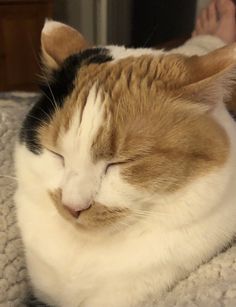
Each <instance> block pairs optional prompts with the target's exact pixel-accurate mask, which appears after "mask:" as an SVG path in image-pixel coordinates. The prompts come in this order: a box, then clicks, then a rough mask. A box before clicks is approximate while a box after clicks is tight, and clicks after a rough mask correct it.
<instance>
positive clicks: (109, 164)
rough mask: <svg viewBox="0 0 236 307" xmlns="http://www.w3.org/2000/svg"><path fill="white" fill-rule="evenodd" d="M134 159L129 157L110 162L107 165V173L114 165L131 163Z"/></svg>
mask: <svg viewBox="0 0 236 307" xmlns="http://www.w3.org/2000/svg"><path fill="white" fill-rule="evenodd" d="M132 161H133V160H132V159H127V160H123V161H115V162H111V163H108V164H107V165H106V169H105V173H106V172H107V171H108V169H109V168H111V167H112V166H117V165H122V164H127V163H130V162H132Z"/></svg>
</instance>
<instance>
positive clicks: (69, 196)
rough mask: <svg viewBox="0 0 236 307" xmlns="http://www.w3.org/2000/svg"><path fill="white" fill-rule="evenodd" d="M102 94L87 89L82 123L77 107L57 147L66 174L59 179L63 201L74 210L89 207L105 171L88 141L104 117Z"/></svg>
mask: <svg viewBox="0 0 236 307" xmlns="http://www.w3.org/2000/svg"><path fill="white" fill-rule="evenodd" d="M103 113H104V108H103V106H102V102H101V95H100V93H97V91H96V86H93V88H92V89H91V90H90V93H89V96H88V98H87V103H86V105H85V108H84V110H83V116H82V120H81V123H79V120H78V119H79V118H80V112H79V110H77V112H75V114H74V117H73V118H72V121H71V122H72V124H71V127H70V129H69V131H68V132H67V133H66V134H65V135H64V136H63V138H62V140H61V144H60V147H61V149H62V152H63V156H64V159H65V166H66V167H65V175H64V178H63V180H62V184H61V188H62V202H63V203H64V204H65V205H66V206H68V207H70V208H71V209H74V210H78V211H79V210H83V209H86V208H88V207H89V205H90V204H91V202H92V199H94V196H95V194H96V191H97V190H98V189H99V184H100V178H101V176H102V174H103V172H104V169H105V164H104V163H103V162H100V163H96V164H94V163H93V161H92V157H91V150H90V148H91V145H92V142H93V140H94V138H95V137H96V134H97V132H98V129H99V127H100V126H101V124H102V123H103V120H104V117H103V116H104V114H103Z"/></svg>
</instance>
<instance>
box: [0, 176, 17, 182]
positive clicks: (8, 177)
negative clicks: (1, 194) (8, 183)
mask: <svg viewBox="0 0 236 307" xmlns="http://www.w3.org/2000/svg"><path fill="white" fill-rule="evenodd" d="M0 178H7V179H12V180H15V181H18V179H17V178H16V177H13V176H7V175H0Z"/></svg>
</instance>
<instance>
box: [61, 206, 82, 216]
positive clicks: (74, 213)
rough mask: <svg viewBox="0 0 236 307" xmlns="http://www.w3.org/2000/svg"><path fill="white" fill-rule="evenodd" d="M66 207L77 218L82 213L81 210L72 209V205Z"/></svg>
mask: <svg viewBox="0 0 236 307" xmlns="http://www.w3.org/2000/svg"><path fill="white" fill-rule="evenodd" d="M64 207H65V208H66V210H67V211H68V212H69V213H70V214H71V215H72V216H73V217H75V218H76V219H77V218H78V217H79V215H80V211H77V210H75V209H71V208H70V207H67V206H64Z"/></svg>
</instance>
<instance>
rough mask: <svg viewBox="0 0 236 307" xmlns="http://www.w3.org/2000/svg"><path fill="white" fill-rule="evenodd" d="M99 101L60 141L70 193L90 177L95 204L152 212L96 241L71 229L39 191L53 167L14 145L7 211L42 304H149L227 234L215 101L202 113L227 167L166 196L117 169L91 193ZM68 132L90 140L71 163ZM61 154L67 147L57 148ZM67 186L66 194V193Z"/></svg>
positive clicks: (235, 164)
mask: <svg viewBox="0 0 236 307" xmlns="http://www.w3.org/2000/svg"><path fill="white" fill-rule="evenodd" d="M120 56H121V55H120ZM99 99H100V98H99V95H98V96H96V97H95V91H94V89H93V91H92V92H91V93H90V96H89V97H88V106H87V108H88V109H87V110H86V109H85V111H84V112H85V113H84V122H83V120H82V123H81V125H80V126H79V127H76V126H75V125H74V126H73V128H72V130H70V132H69V134H68V135H67V137H66V138H65V140H64V142H65V143H64V144H62V146H63V148H65V155H66V154H67V155H68V158H66V160H65V163H66V164H67V159H68V163H69V161H72V160H70V159H73V163H71V164H70V165H69V168H70V170H73V171H74V172H78V174H79V176H81V177H80V178H81V179H80V180H81V187H79V191H80V193H83V192H82V191H83V190H85V191H87V188H88V184H89V181H90V180H91V185H95V186H96V188H95V190H96V194H95V196H94V197H95V200H97V201H100V202H104V203H106V205H111V206H113V205H119V206H123V205H124V204H125V206H128V207H130V208H137V203H138V204H139V208H138V209H144V208H147V206H148V205H150V204H151V205H152V214H150V215H148V214H147V216H146V217H145V219H142V220H140V222H139V223H137V224H134V225H132V227H128V226H127V225H123V227H124V228H125V231H124V232H122V231H120V232H118V233H111V232H109V231H108V232H107V233H102V235H100V232H99V231H98V232H93V233H91V234H90V233H86V232H80V231H78V230H77V229H75V228H74V227H73V226H72V225H71V224H70V223H69V222H67V221H66V220H65V219H64V218H63V217H62V216H60V215H59V214H58V212H57V211H56V209H55V207H54V206H53V204H52V201H51V199H50V197H49V195H48V193H47V189H49V188H50V189H52V188H57V187H58V186H60V185H61V182H62V181H63V178H65V176H66V174H65V173H64V171H63V168H62V166H61V165H60V162H59V161H58V160H57V159H56V157H53V156H50V153H48V152H44V153H43V154H42V155H40V156H35V155H33V154H32V153H30V152H29V151H28V150H27V149H26V148H25V146H23V145H17V148H16V168H17V176H18V178H19V186H18V190H17V193H16V204H17V215H18V221H19V226H20V229H21V232H22V237H23V241H24V244H25V247H26V259H27V265H28V270H29V274H30V277H31V281H32V284H33V286H34V289H35V292H36V294H37V295H38V296H39V297H40V298H41V299H42V300H44V301H45V302H47V303H49V304H51V305H55V306H61V307H141V306H142V307H143V306H146V307H151V306H155V305H156V302H157V301H158V298H159V297H160V296H161V295H162V294H163V293H164V291H166V290H167V288H168V287H169V286H172V285H173V284H174V283H175V282H176V281H178V280H180V279H181V278H184V277H185V276H186V275H187V274H188V273H189V272H191V271H193V270H194V269H195V268H196V267H197V266H198V265H200V264H201V263H203V262H205V261H207V260H208V259H209V258H211V257H212V256H213V255H215V254H216V253H217V252H219V251H220V250H221V249H222V248H223V247H224V246H225V245H226V244H227V243H228V242H229V241H230V240H231V239H232V237H233V235H234V233H235V229H236V206H235V199H236V189H235V180H236V141H235V134H236V125H235V123H234V121H233V120H232V119H231V117H230V116H229V114H228V113H227V111H226V110H225V108H224V107H223V106H222V104H219V106H218V107H217V108H216V109H215V111H214V114H213V115H212V116H214V117H215V119H216V120H217V121H218V122H219V123H220V124H221V125H222V126H223V127H224V128H225V131H226V133H227V135H228V137H229V139H230V155H229V158H228V160H227V163H226V164H225V165H224V166H223V167H221V168H219V169H218V170H215V171H214V172H211V173H210V174H209V175H207V176H205V177H203V178H200V179H198V180H195V181H194V182H193V183H191V184H190V185H188V186H187V187H186V188H185V189H182V190H181V191H178V192H176V193H174V194H172V195H171V196H166V197H164V198H163V197H159V196H158V195H151V196H150V195H149V194H147V193H145V192H142V191H141V190H138V189H136V188H134V187H133V186H130V185H129V184H127V183H126V182H124V180H122V178H121V176H120V173H119V167H118V166H114V167H112V168H110V169H109V171H108V173H107V175H106V176H104V178H102V180H100V185H99V188H97V181H96V180H98V177H96V176H97V175H96V174H97V173H99V174H100V173H101V169H102V167H104V165H103V166H102V165H99V170H98V169H94V168H93V167H94V166H92V164H91V160H90V157H89V155H88V150H89V146H90V143H89V142H90V141H91V138H92V136H94V135H95V133H96V131H97V129H98V127H99V125H100V124H101V119H102V111H101V113H100V114H97V115H98V119H96V118H95V117H94V115H95V113H96V112H100V111H99V110H102V108H101V107H100V106H99V104H100V103H101V101H100V100H99ZM98 106H99V107H98ZM76 116H77V114H76ZM76 131H79V133H80V137H81V136H83V133H84V134H85V135H90V137H89V138H85V139H86V140H87V142H85V140H83V141H82V144H80V143H79V142H80V141H78V144H76V145H75V148H76V149H78V148H80V149H78V150H79V154H78V157H77V156H75V152H74V156H73V157H71V156H69V154H71V152H73V150H71V147H70V146H72V145H71V144H72V143H71V140H72V139H74V133H76ZM81 139H83V137H82V138H81ZM77 145H78V146H77ZM66 148H70V150H69V149H68V152H66ZM66 157H67V156H66ZM80 159H82V160H80ZM25 161H27V163H25ZM65 168H66V169H67V166H66V167H65ZM80 170H81V173H79V171H80ZM90 172H91V174H92V175H90ZM87 176H88V177H87ZM93 177H94V178H95V177H96V179H94V178H93ZM88 178H89V179H88ZM64 180H65V179H64ZM93 180H95V181H93ZM72 181H73V180H72ZM83 181H85V183H83ZM64 184H65V182H64ZM70 184H74V183H70ZM76 184H77V183H76ZM71 189H72V191H73V192H72V194H73V193H74V187H73V188H72V187H71ZM88 189H90V188H88ZM86 193H87V192H86ZM89 193H90V192H89ZM91 193H93V192H91ZM66 195H67V194H66ZM66 197H68V198H69V197H70V196H69V195H67V196H66ZM77 197H78V195H77V196H76V201H77ZM67 201H71V202H72V203H73V202H74V200H73V199H67ZM120 226H121V225H120Z"/></svg>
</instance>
